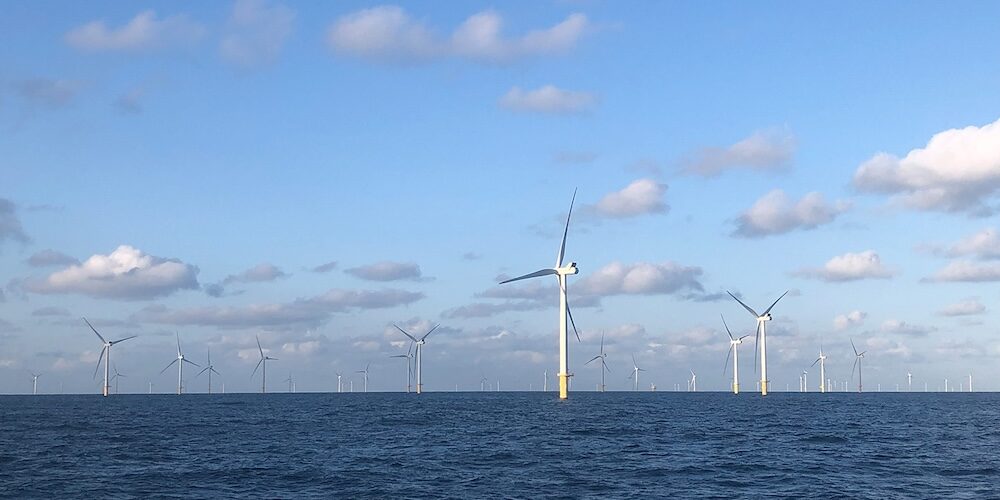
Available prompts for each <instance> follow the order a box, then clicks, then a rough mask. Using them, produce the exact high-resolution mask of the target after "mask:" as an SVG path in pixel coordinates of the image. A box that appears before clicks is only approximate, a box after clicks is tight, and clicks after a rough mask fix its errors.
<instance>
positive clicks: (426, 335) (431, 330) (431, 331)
mask: <svg viewBox="0 0 1000 500" xmlns="http://www.w3.org/2000/svg"><path fill="white" fill-rule="evenodd" d="M439 326H441V324H440V323H438V324H436V325H434V328H431V329H430V330H428V331H427V333H425V334H424V336H423V337H420V340H424V339H426V338H427V337H429V336H430V335H431V334H432V333H434V330H437V328H438V327H439Z"/></svg>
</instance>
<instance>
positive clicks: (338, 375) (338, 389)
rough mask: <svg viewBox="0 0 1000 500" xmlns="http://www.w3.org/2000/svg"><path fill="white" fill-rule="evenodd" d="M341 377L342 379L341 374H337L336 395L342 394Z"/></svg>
mask: <svg viewBox="0 0 1000 500" xmlns="http://www.w3.org/2000/svg"><path fill="white" fill-rule="evenodd" d="M342 377H343V374H342V373H340V372H337V393H338V394H339V393H342V392H344V384H343V383H341V378H342Z"/></svg>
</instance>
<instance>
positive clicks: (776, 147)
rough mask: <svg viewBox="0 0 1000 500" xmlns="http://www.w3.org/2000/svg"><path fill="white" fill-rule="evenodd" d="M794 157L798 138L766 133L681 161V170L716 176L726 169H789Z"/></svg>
mask: <svg viewBox="0 0 1000 500" xmlns="http://www.w3.org/2000/svg"><path fill="white" fill-rule="evenodd" d="M794 155H795V137H794V136H792V135H791V134H790V133H788V132H787V131H784V130H763V131H757V132H754V133H753V134H752V135H751V136H749V137H747V138H745V139H743V140H741V141H739V142H737V143H735V144H733V145H731V146H727V147H710V148H704V149H701V150H699V151H696V152H695V153H693V154H691V155H690V156H689V157H688V158H686V159H684V160H682V161H681V171H682V172H685V173H688V174H691V175H700V176H702V177H713V176H716V175H719V174H721V173H722V172H724V171H726V170H733V169H737V168H747V169H751V170H757V171H777V170H784V169H787V168H788V167H789V166H790V165H791V162H792V157H793V156H794Z"/></svg>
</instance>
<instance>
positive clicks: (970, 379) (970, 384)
mask: <svg viewBox="0 0 1000 500" xmlns="http://www.w3.org/2000/svg"><path fill="white" fill-rule="evenodd" d="M969 392H972V374H971V373H970V374H969Z"/></svg>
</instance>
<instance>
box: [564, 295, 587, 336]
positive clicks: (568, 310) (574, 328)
mask: <svg viewBox="0 0 1000 500" xmlns="http://www.w3.org/2000/svg"><path fill="white" fill-rule="evenodd" d="M566 315H567V316H569V324H570V325H572V326H573V333H575V334H576V341H577V342H583V340H580V331H579V330H577V329H576V321H573V311H572V310H571V309H570V308H569V302H568V301H567V302H566Z"/></svg>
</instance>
